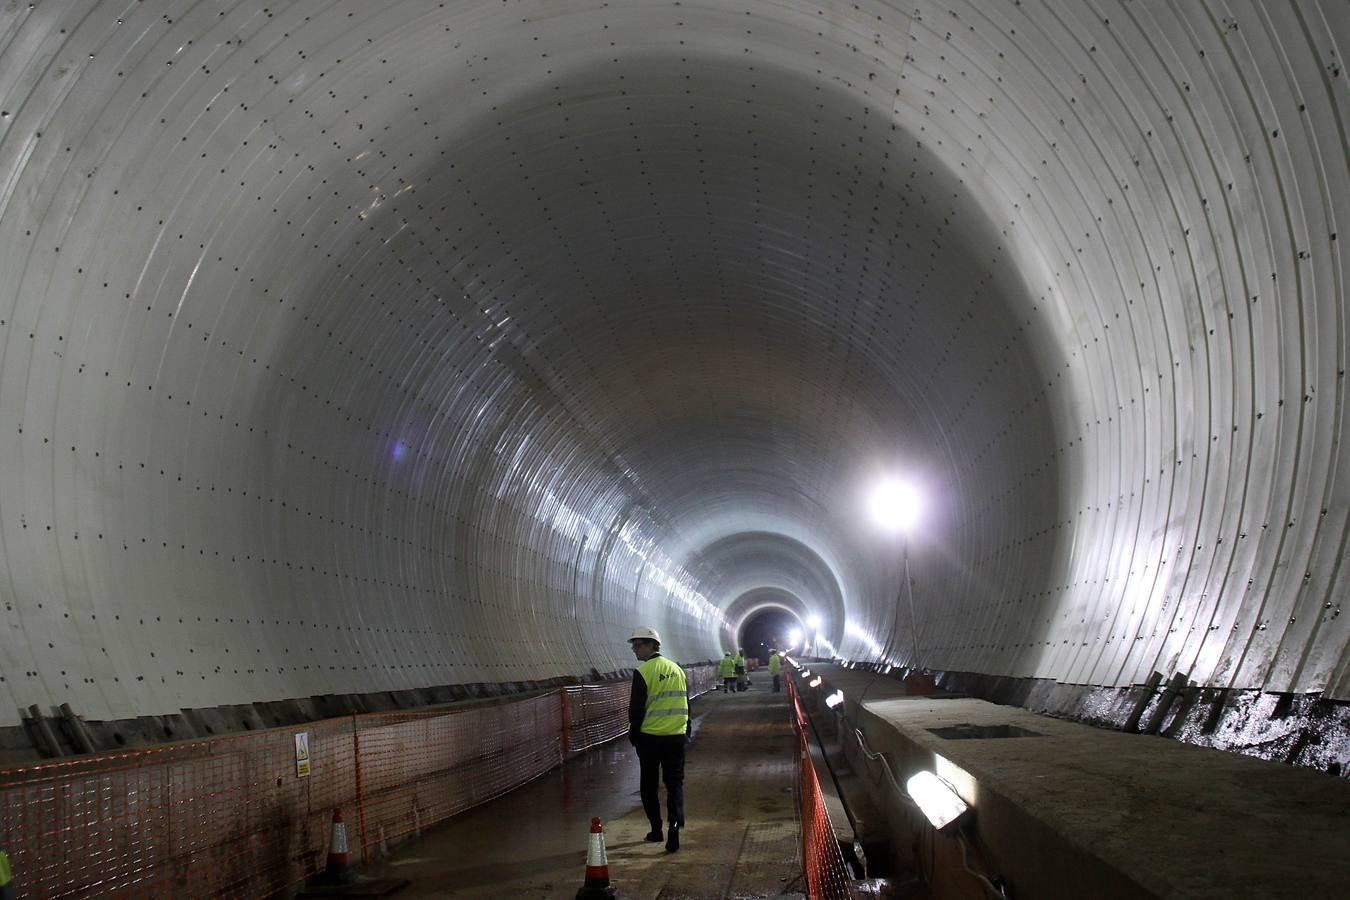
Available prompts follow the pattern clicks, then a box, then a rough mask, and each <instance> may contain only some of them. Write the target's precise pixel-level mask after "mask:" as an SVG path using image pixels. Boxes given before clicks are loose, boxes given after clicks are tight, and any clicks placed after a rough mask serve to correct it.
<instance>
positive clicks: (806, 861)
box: [788, 679, 854, 900]
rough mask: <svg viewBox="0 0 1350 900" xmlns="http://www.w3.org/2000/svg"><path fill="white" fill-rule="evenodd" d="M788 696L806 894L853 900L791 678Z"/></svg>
mask: <svg viewBox="0 0 1350 900" xmlns="http://www.w3.org/2000/svg"><path fill="white" fill-rule="evenodd" d="M788 697H789V698H790V699H791V701H792V724H793V730H794V731H796V733H797V741H798V746H799V748H800V751H801V779H800V785H799V790H798V797H799V799H800V802H801V822H802V865H803V868H804V869H805V874H806V895H807V897H808V898H810V900H851V898H853V897H854V892H853V888H852V882H851V880H850V878H849V871H848V866H847V864H846V863H845V862H844V854H843V851H841V850H840V849H839V841H838V839H836V837H835V834H834V826H833V825H831V824H830V814H829V811H828V810H827V809H826V808H825V797H824V795H823V794H822V792H821V790H820V780H819V779H818V778H817V777H816V769H815V766H814V765H812V763H811V751H810V747H809V746H808V744H807V740H808V738H807V724H806V717H805V715H803V713H802V707H801V703H800V701H799V699H798V695H797V691H796V689H795V686H794V685H793V684H792V679H788Z"/></svg>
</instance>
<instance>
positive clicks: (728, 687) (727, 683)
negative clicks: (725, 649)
mask: <svg viewBox="0 0 1350 900" xmlns="http://www.w3.org/2000/svg"><path fill="white" fill-rule="evenodd" d="M734 690H736V676H735V675H728V676H727V677H726V678H723V679H722V692H723V693H728V694H729V693H731V692H732V691H734Z"/></svg>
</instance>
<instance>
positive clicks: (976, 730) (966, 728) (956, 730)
mask: <svg viewBox="0 0 1350 900" xmlns="http://www.w3.org/2000/svg"><path fill="white" fill-rule="evenodd" d="M928 731H929V732H931V733H932V734H935V735H937V736H938V737H940V738H942V739H943V740H944V741H963V740H978V741H983V740H988V739H990V738H1017V737H1045V735H1043V734H1041V733H1040V732H1039V731H1032V730H1031V729H1029V728H1021V727H1019V726H1017V725H968V724H962V725H949V726H947V727H946V728H930V729H928Z"/></svg>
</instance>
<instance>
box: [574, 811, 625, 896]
mask: <svg viewBox="0 0 1350 900" xmlns="http://www.w3.org/2000/svg"><path fill="white" fill-rule="evenodd" d="M618 896H619V894H618V891H616V890H615V889H614V886H613V885H612V884H610V883H609V858H608V857H606V856H605V829H603V828H601V827H600V820H599V819H598V818H597V819H591V840H590V846H589V847H588V848H587V849H586V881H585V883H584V884H582V886H581V890H579V891H577V900H618Z"/></svg>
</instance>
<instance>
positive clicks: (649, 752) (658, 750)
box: [634, 734, 685, 831]
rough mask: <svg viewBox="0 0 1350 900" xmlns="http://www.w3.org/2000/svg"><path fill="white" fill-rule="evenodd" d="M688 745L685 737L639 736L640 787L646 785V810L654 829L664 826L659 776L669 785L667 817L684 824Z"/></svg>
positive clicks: (675, 735)
mask: <svg viewBox="0 0 1350 900" xmlns="http://www.w3.org/2000/svg"><path fill="white" fill-rule="evenodd" d="M684 745H685V736H684V735H682V734H673V735H664V734H662V735H655V734H643V735H639V736H638V739H637V743H636V744H635V745H634V746H635V747H636V748H637V755H638V765H639V767H640V769H639V771H640V776H639V786H640V787H641V788H642V810H643V812H645V813H646V814H647V821H648V822H650V823H651V825H652V830H653V831H656V830H659V829H660V827H661V798H660V797H659V796H658V795H657V792H656V781H657V777H658V776H659V777H660V778H661V780H663V781H664V782H665V784H666V818H667V821H669V822H670V823H672V824H674V823H676V822H678V823H679V824H680V826H681V827H684Z"/></svg>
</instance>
